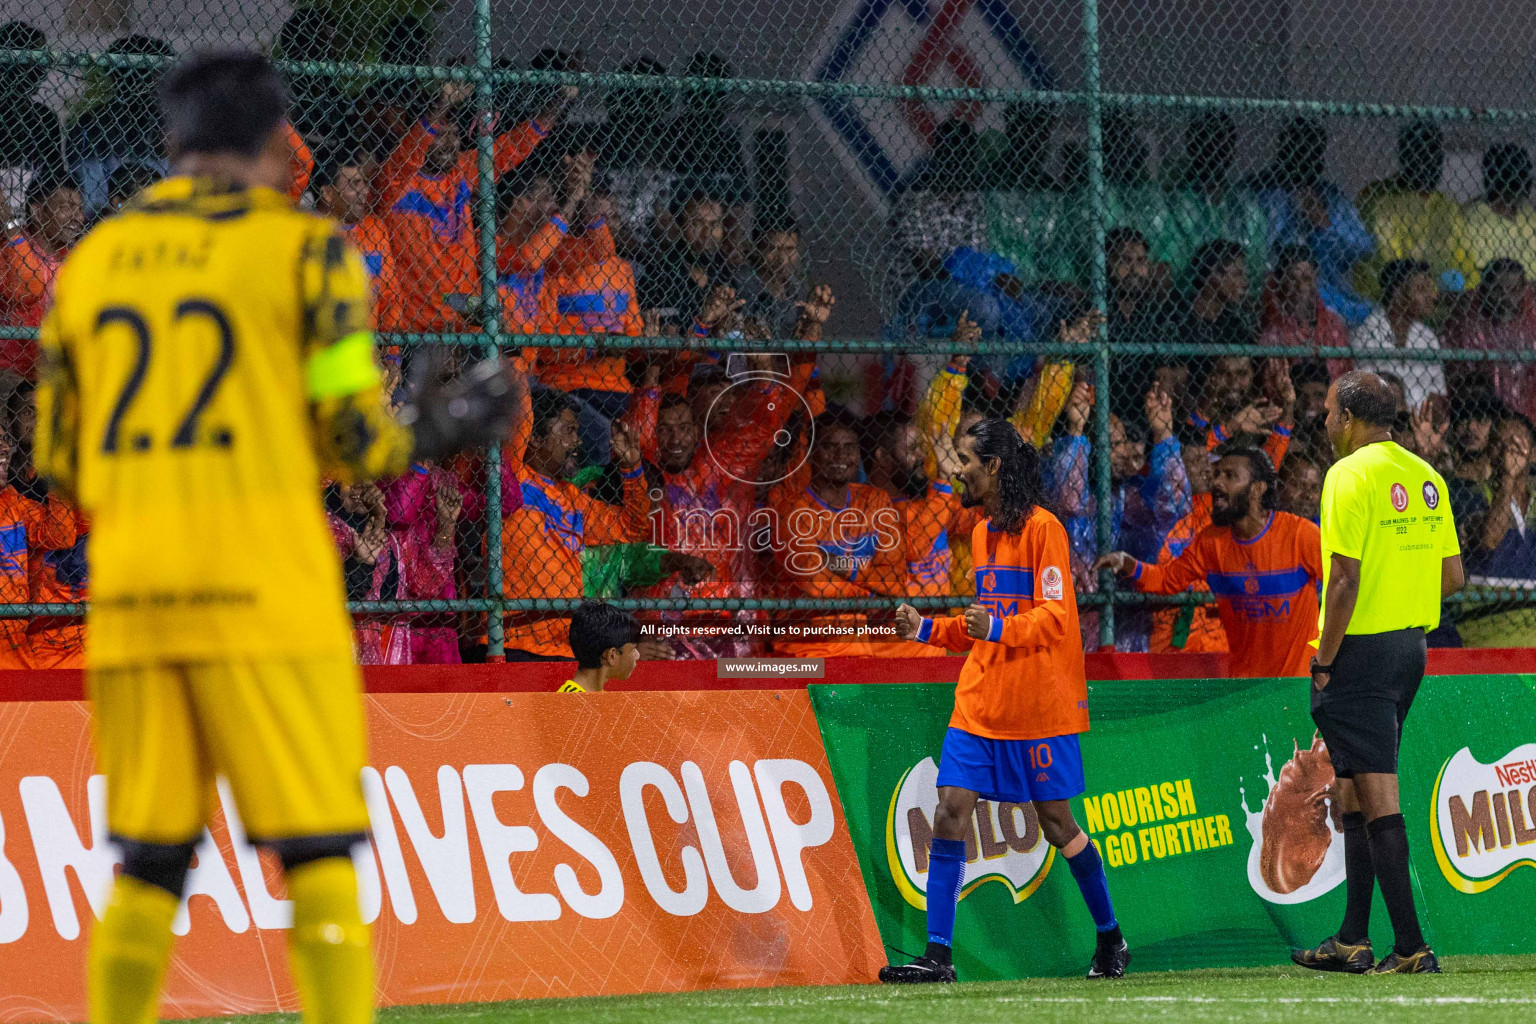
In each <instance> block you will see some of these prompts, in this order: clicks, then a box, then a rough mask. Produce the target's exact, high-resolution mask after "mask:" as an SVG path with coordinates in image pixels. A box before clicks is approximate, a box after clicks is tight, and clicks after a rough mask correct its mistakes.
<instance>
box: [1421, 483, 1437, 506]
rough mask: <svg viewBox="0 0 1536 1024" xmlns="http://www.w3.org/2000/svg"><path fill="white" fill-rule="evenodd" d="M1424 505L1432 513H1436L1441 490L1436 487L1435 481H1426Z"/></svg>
mask: <svg viewBox="0 0 1536 1024" xmlns="http://www.w3.org/2000/svg"><path fill="white" fill-rule="evenodd" d="M1424 504H1426V505H1428V506H1429V508H1430V511H1434V509H1435V507H1436V506H1437V505H1439V504H1440V488H1438V487H1436V486H1435V482H1434V481H1433V480H1425V481H1424Z"/></svg>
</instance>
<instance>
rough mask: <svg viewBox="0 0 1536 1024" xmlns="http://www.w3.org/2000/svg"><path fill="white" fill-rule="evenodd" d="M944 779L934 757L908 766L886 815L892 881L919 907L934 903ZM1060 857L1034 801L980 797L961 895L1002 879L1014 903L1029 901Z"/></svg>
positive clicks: (973, 817)
mask: <svg viewBox="0 0 1536 1024" xmlns="http://www.w3.org/2000/svg"><path fill="white" fill-rule="evenodd" d="M938 778H939V766H938V765H937V764H935V763H934V761H933V758H931V757H925V758H923V760H922V761H920V762H918V763H917V764H916V765H914V766H912V768H910V769H908V771H907V773H906V774H905V775H903V776H902V777H901V781H900V782H899V783H897V784H896V791H895V792H894V793H892V794H891V803H890V810H889V811H888V812H887V813H886V819H885V853H886V859H887V861H888V862H889V865H890V870H891V879H892V880H893V881H894V882H895V883H896V888H897V889H898V890H900V892H901V895H902V898H903V899H905V900H906V901H907V902H908V903H910V904H911V905H912V906H914V907H916V908H917V909H919V910H926V909H927V907H928V898H927V892H928V846H929V843H930V842H931V841H932V839H933V811H934V808H935V807H937V806H938V802H939V790H938V786H937V782H938ZM1055 859H1056V851H1055V848H1053V847H1052V846H1051V844H1050V843H1047V842H1046V841H1045V838H1044V837H1043V836H1042V835H1041V834H1040V822H1039V820H1038V819H1037V818H1036V817H1035V808H1034V805H1033V804H1027V803H1026V804H1016V803H993V802H992V801H990V800H978V801H977V802H976V811H975V813H974V814H972V815H971V822H970V830H969V832H967V834H966V837H965V872H964V873H963V874H962V875H961V879H960V898H961V899H964V898H965V897H966V896H968V895H969V894H970V893H971V892H973V891H974V890H975V889H976V887H977V886H979V885H981V884H982V883H984V882H998V883H1000V884H1002V885H1005V886H1007V887H1008V892H1009V893H1010V894H1011V895H1012V896H1013V902H1015V903H1023V902H1024V901H1025V900H1027V899H1029V897H1030V896H1031V895H1032V894H1033V893H1034V891H1035V890H1036V889H1038V888H1039V887H1040V883H1041V882H1044V881H1045V876H1046V875H1047V874H1048V873H1049V872H1050V870H1051V864H1052V863H1053V862H1054V861H1055Z"/></svg>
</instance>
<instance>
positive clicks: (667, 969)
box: [0, 691, 884, 1021]
mask: <svg viewBox="0 0 1536 1024" xmlns="http://www.w3.org/2000/svg"><path fill="white" fill-rule="evenodd" d="M368 712H369V723H370V736H371V758H370V765H371V766H370V767H369V768H367V769H365V770H364V772H363V778H362V783H363V788H364V793H365V794H366V796H367V799H368V805H369V812H370V817H371V819H372V831H373V836H372V843H371V846H364V847H360V848H359V850H358V851H357V855H356V856H355V858H354V859H355V861H356V863H357V865H358V868H359V879H360V888H361V894H360V895H361V902H362V905H363V912H364V917H365V919H366V920H368V921H371V922H373V924H374V941H375V947H376V959H377V963H378V978H377V987H378V996H379V1000H380V1002H381V1003H384V1004H392V1003H424V1002H481V1001H490V1000H502V999H515V998H533V997H543V996H567V995H599V994H617V993H627V992H642V991H676V990H684V989H699V988H733V987H744V986H756V985H814V984H831V983H841V982H850V981H863V980H866V979H868V978H869V977H872V976H873V972H874V971H875V970H877V969H878V967H879V965H880V964H881V963H883V962H884V955H883V952H882V950H881V948H880V940H879V936H878V934H877V932H876V929H875V923H874V920H873V918H872V917H871V915H870V911H869V904H868V901H867V899H866V898H865V893H864V884H863V881H862V879H861V878H860V875H859V868H858V864H857V862H856V860H855V858H854V854H853V848H852V846H851V844H850V841H849V836H848V831H847V826H846V824H845V822H844V820H843V816H842V811H841V808H840V806H839V803H838V799H837V794H836V791H835V789H834V788H833V784H832V777H831V774H830V772H829V770H828V766H827V762H826V757H825V755H824V754H823V751H822V747H821V739H820V736H819V734H818V732H817V727H816V722H815V719H814V716H813V714H812V711H811V705H810V701H809V700H808V698H807V696H806V694H805V693H804V691H798V692H774V691H737V692H724V693H684V694H666V693H633V694H618V693H615V694H602V695H591V696H585V697H576V696H567V695H556V694H389V695H383V696H371V697H369V698H368ZM93 771H94V764H93V757H92V752H91V745H90V736H89V727H88V717H87V709H86V707H85V706H84V705H83V704H79V703H75V702H66V701H59V702H49V703H10V704H0V977H3V978H4V979H5V982H4V985H3V989H0V1015H3V1016H4V1018H5V1019H6V1020H9V1021H43V1020H81V1019H83V1018H84V1016H85V1006H84V977H85V957H86V939H87V936H88V934H89V931H90V924H91V921H92V920H93V918H94V917H95V916H96V915H99V914H100V913H101V911H102V910H103V909H104V906H105V898H106V894H107V890H108V888H109V885H110V882H111V879H112V874H113V870H114V864H115V862H114V859H113V854H112V850H111V847H110V846H109V845H108V844H107V843H106V842H105V840H104V837H103V832H104V828H105V821H104V818H105V807H106V805H105V797H106V783H105V780H104V779H103V778H101V777H100V776H97V775H94V774H93ZM219 797H220V799H219V801H218V802H219V804H220V805H221V812H220V813H219V815H218V816H217V820H216V821H215V822H214V824H213V826H212V828H211V829H210V830H209V832H208V833H207V834H206V835H205V836H204V838H203V843H202V845H201V846H200V847H199V849H198V854H197V859H196V861H195V863H194V866H193V871H192V876H191V879H190V882H189V891H190V893H191V895H190V898H189V902H188V904H187V905H186V906H184V908H183V912H182V914H181V915H180V917H179V918H178V920H177V922H176V926H175V930H176V932H177V934H178V935H180V936H183V938H181V939H179V940H178V943H177V947H176V958H175V960H174V961H173V963H172V966H171V970H170V972H169V980H168V988H167V996H166V1002H165V1006H164V1010H163V1012H164V1014H165V1015H166V1016H182V1017H186V1016H205V1015H206V1016H212V1015H219V1014H229V1013H260V1012H270V1011H277V1010H291V1009H294V1008H295V1006H296V1003H295V1000H294V997H293V995H292V987H291V985H290V983H289V980H288V977H287V964H286V954H285V943H284V938H285V936H284V934H283V932H284V929H285V928H286V927H287V926H288V925H289V923H290V921H291V916H292V907H291V905H290V904H289V903H288V902H287V901H286V900H285V899H284V898H283V897H284V894H283V889H282V881H281V878H280V875H279V874H278V873H277V872H276V871H275V870H274V868H275V862H273V861H271V860H270V859H269V858H268V857H267V856H266V855H265V854H258V853H257V851H256V850H254V849H253V848H252V847H250V846H249V845H248V844H247V843H246V842H245V840H244V831H243V829H242V828H241V825H240V821H239V817H238V813H237V811H236V808H235V807H234V806H233V803H232V801H231V799H230V796H229V792H228V790H227V789H226V788H225V787H224V786H223V785H222V784H221V785H220V792H219Z"/></svg>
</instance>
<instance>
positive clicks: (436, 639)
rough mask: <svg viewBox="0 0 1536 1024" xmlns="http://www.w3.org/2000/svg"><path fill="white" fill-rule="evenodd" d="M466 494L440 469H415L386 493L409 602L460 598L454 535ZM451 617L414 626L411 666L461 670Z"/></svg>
mask: <svg viewBox="0 0 1536 1024" xmlns="http://www.w3.org/2000/svg"><path fill="white" fill-rule="evenodd" d="M464 505H465V494H464V491H463V488H462V486H461V485H460V484H459V482H458V480H457V479H456V478H455V477H454V475H453V474H452V473H450V472H448V471H447V470H446V469H444V468H443V467H441V466H436V465H434V466H422V465H412V466H411V470H410V472H408V473H406V474H405V475H404V476H402V477H401V478H400V479H398V480H394V481H392V482H390V483H388V484H386V485H385V487H384V508H385V514H386V516H387V519H388V523H389V531H390V533H391V534H392V535H394V536H397V537H399V538H400V540H401V545H402V551H403V553H404V560H405V563H406V572H404V573H403V574H402V575H403V576H404V586H405V590H406V599H407V600H412V601H450V600H453V599H454V598H455V597H457V596H458V587H457V583H456V581H455V577H454V560H455V554H456V552H457V546H456V544H455V534H456V531H457V528H458V523H459V519H460V517H461V516H462V515H463V513H464ZM455 627H456V617H455V616H454V615H453V614H452V613H445V614H442V615H433V616H418V617H417V618H415V619H414V620H412V622H411V655H412V656H411V662H412V664H427V665H457V664H458V663H459V660H460V659H459V641H458V632H457V629H456V628H455Z"/></svg>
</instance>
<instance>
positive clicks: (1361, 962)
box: [1291, 370, 1463, 974]
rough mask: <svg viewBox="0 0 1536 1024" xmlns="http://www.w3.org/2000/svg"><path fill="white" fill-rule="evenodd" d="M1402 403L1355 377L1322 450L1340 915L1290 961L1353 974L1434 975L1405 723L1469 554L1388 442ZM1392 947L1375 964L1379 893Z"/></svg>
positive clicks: (1376, 381)
mask: <svg viewBox="0 0 1536 1024" xmlns="http://www.w3.org/2000/svg"><path fill="white" fill-rule="evenodd" d="M1395 415H1396V400H1395V396H1394V395H1393V393H1392V389H1391V388H1390V387H1389V386H1388V385H1387V382H1386V381H1384V380H1382V379H1381V378H1380V377H1378V376H1377V375H1376V374H1374V373H1369V372H1367V371H1365V370H1354V371H1351V372H1350V373H1346V374H1344V375H1343V376H1342V377H1340V378H1339V379H1338V380H1336V381H1334V383H1333V386H1332V387H1331V388H1330V389H1329V391H1328V424H1327V426H1328V440H1329V441H1330V442H1332V444H1333V448H1334V452H1335V454H1337V456H1338V461H1337V462H1335V463H1334V465H1333V468H1332V469H1330V470H1329V471H1328V478H1327V479H1326V480H1325V481H1324V482H1323V515H1322V542H1323V604H1322V607H1321V608H1320V609H1319V610H1318V618H1319V625H1318V628H1319V631H1320V633H1321V635H1320V636H1319V637H1318V640H1317V645H1318V650H1317V656H1316V657H1315V658H1314V659H1313V661H1312V720H1313V721H1314V722H1316V723H1317V728H1318V730H1319V731H1320V732H1321V733H1322V736H1323V740H1324V742H1326V743H1327V744H1328V754H1329V757H1330V758H1331V759H1332V760H1333V771H1334V774H1335V775H1337V776H1338V784H1337V788H1336V790H1335V798H1336V799H1337V801H1338V804H1339V809H1340V810H1341V811H1342V812H1343V821H1342V824H1343V826H1344V865H1345V874H1346V882H1345V885H1346V902H1345V909H1344V923H1343V925H1342V926H1341V927H1340V928H1339V932H1338V934H1337V935H1334V936H1333V937H1332V938H1329V939H1327V940H1326V941H1324V942H1323V943H1322V945H1320V946H1318V947H1316V948H1315V949H1305V950H1297V951H1296V952H1295V953H1293V954H1291V958H1292V959H1293V960H1294V961H1295V962H1296V963H1298V964H1300V965H1302V966H1303V967H1311V968H1314V969H1316V970H1322V971H1346V972H1349V973H1352V974H1438V973H1439V972H1440V965H1439V963H1438V962H1437V961H1436V960H1435V954H1434V953H1433V952H1432V951H1431V950H1430V948H1429V946H1428V945H1427V944H1426V943H1425V941H1424V935H1423V933H1422V932H1420V930H1419V917H1418V912H1417V911H1416V910H1415V909H1414V905H1413V883H1412V880H1411V877H1410V874H1409V866H1408V832H1407V830H1406V828H1405V827H1404V825H1403V815H1402V813H1401V811H1400V809H1399V807H1398V797H1397V750H1398V744H1399V742H1400V741H1401V738H1402V729H1403V719H1404V718H1406V717H1407V715H1408V709H1409V707H1410V706H1411V705H1412V704H1413V697H1414V694H1415V693H1417V692H1418V689H1419V683H1420V682H1421V681H1422V680H1423V678H1424V662H1425V655H1426V651H1425V645H1424V634H1425V632H1426V631H1427V630H1432V629H1434V628H1435V627H1436V626H1438V625H1439V624H1440V602H1441V599H1442V598H1444V597H1445V596H1446V595H1448V594H1452V593H1455V592H1456V591H1457V590H1460V589H1461V586H1462V583H1463V577H1462V570H1461V548H1460V546H1459V545H1458V544H1457V542H1456V524H1455V522H1454V521H1453V520H1452V518H1451V505H1450V501H1449V500H1448V498H1447V493H1448V492H1447V490H1446V486H1445V480H1444V479H1443V478H1441V476H1440V474H1439V473H1437V472H1435V470H1434V467H1432V466H1431V465H1430V464H1429V463H1427V462H1425V461H1424V460H1423V459H1421V458H1419V457H1418V456H1417V455H1414V454H1413V453H1412V452H1410V451H1407V450H1406V449H1404V448H1402V447H1400V446H1399V445H1398V444H1397V443H1396V442H1395V441H1393V440H1392V437H1391V424H1392V420H1393V418H1394V416H1395ZM1377 882H1379V883H1380V884H1381V895H1382V898H1383V899H1384V900H1385V902H1386V904H1387V913H1388V915H1389V916H1390V917H1391V918H1392V930H1393V932H1394V934H1395V938H1396V942H1395V944H1394V947H1393V949H1392V951H1391V952H1390V953H1389V954H1388V955H1387V956H1386V957H1384V958H1383V959H1382V960H1381V962H1379V963H1377V962H1376V961H1375V958H1374V956H1373V955H1372V952H1371V939H1370V933H1369V924H1370V912H1371V891H1372V888H1373V886H1374V885H1375V884H1376V883H1377Z"/></svg>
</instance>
